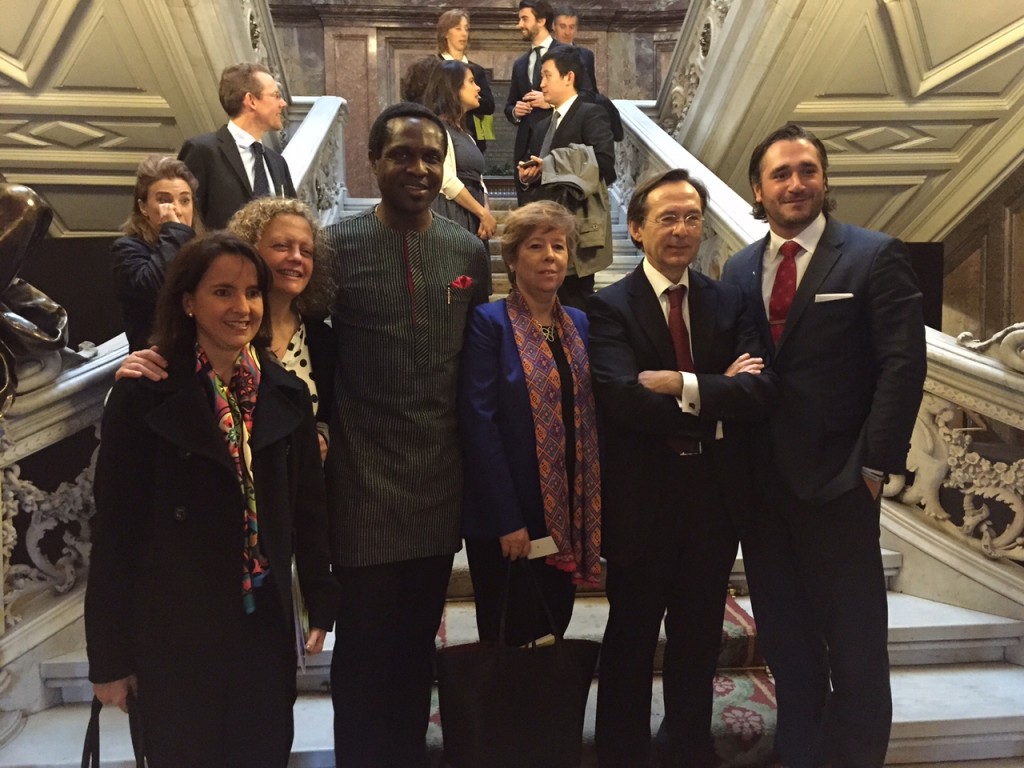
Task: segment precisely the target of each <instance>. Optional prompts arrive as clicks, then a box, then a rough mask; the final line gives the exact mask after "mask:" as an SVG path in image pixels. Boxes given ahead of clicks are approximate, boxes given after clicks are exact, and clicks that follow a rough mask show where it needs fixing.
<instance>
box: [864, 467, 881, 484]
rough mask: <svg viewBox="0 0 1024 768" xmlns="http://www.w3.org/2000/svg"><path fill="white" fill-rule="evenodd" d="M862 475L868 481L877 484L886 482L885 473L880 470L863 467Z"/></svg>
mask: <svg viewBox="0 0 1024 768" xmlns="http://www.w3.org/2000/svg"><path fill="white" fill-rule="evenodd" d="M860 473H861V474H862V475H864V477H866V478H867V479H868V480H874V481H875V482H876V483H884V482H885V472H882V471H881V470H879V469H871V467H861V468H860Z"/></svg>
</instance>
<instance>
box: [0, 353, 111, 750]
mask: <svg viewBox="0 0 1024 768" xmlns="http://www.w3.org/2000/svg"><path fill="white" fill-rule="evenodd" d="M83 346H85V345H83ZM127 350H128V344H127V341H126V340H125V337H124V335H123V334H122V335H120V336H118V337H117V338H115V339H111V340H110V341H108V342H105V343H104V344H101V345H99V346H98V347H92V346H91V345H89V346H88V347H87V348H84V349H82V350H81V351H80V353H78V354H76V353H72V352H70V350H68V351H66V352H65V353H64V354H63V357H64V360H65V364H64V368H65V369H64V370H63V372H62V373H61V374H60V375H59V376H58V377H57V378H56V380H54V381H52V382H51V383H49V384H47V385H45V386H42V387H40V388H39V389H37V390H35V391H32V392H28V393H25V394H19V395H18V397H17V399H16V400H15V402H14V405H13V406H12V407H11V409H10V410H9V411H8V413H7V414H6V416H5V417H4V418H3V419H0V512H2V514H0V519H2V526H0V595H2V600H0V669H2V672H0V745H2V744H3V743H5V741H7V740H9V739H11V738H13V737H14V736H15V735H16V734H17V732H18V730H20V727H21V725H20V724H21V722H22V719H23V715H22V713H31V712H35V711H38V710H40V709H44V708H46V707H47V706H49V705H51V704H53V703H55V702H54V697H55V696H56V694H55V693H54V692H52V691H48V690H47V689H45V688H44V687H43V686H42V683H41V680H40V678H39V671H38V664H39V662H40V661H41V660H44V659H47V658H51V657H53V656H57V655H60V654H61V653H65V652H68V651H70V650H73V649H75V648H79V647H81V645H82V642H83V641H84V631H83V629H82V621H81V618H82V608H83V600H82V597H83V594H84V585H85V574H86V571H87V569H88V565H89V547H90V534H91V528H90V518H91V517H92V512H93V500H92V478H93V466H94V461H95V450H94V449H93V450H92V451H91V456H90V455H88V453H87V454H86V456H85V458H84V459H83V460H82V463H81V465H74V466H61V467H59V468H58V467H53V466H49V465H52V464H54V463H57V462H60V461H62V459H61V458H55V459H48V458H47V457H49V456H51V455H52V456H60V454H59V450H60V448H61V445H60V444H62V443H64V441H68V440H73V439H76V438H77V437H81V435H82V433H85V436H86V437H88V438H89V439H90V440H92V443H93V444H94V442H95V441H94V439H93V433H94V432H96V431H98V425H99V422H100V418H101V415H102V413H103V401H104V398H105V397H106V394H107V392H108V391H109V389H110V387H111V385H112V384H113V381H114V370H115V369H116V368H117V366H118V364H119V363H120V362H121V359H122V358H123V357H124V355H125V353H126V352H127ZM51 451H54V452H55V453H53V454H51V453H50V452H51ZM29 464H31V465H32V469H26V468H25V467H28V465H29ZM41 466H42V467H44V468H46V469H60V471H61V472H62V473H63V475H64V476H67V477H69V478H70V479H68V480H65V481H62V482H60V483H59V484H57V485H56V487H55V488H51V487H49V486H48V485H43V484H37V477H36V475H35V471H37V470H39V468H40V467H41ZM4 630H6V631H4Z"/></svg>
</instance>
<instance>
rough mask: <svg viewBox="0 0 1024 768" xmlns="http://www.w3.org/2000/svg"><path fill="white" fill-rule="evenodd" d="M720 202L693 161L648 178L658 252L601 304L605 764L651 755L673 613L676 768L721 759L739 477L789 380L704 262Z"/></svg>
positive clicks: (594, 329) (668, 679) (737, 297)
mask: <svg viewBox="0 0 1024 768" xmlns="http://www.w3.org/2000/svg"><path fill="white" fill-rule="evenodd" d="M706 208H707V191H706V190H705V188H704V186H703V185H702V184H701V183H700V182H699V181H697V180H696V179H693V178H691V177H690V175H689V174H688V173H687V172H686V171H685V170H683V169H681V168H677V169H674V170H670V171H667V172H665V173H662V174H660V175H658V176H655V177H652V178H650V179H648V180H646V181H643V182H641V183H640V184H638V185H637V187H636V189H635V190H634V192H633V197H632V199H631V200H630V202H629V210H628V212H627V217H628V223H629V234H630V237H631V238H632V240H633V243H634V245H636V246H637V247H638V248H642V249H643V252H644V259H643V262H642V263H641V264H640V266H639V267H637V268H636V270H634V271H633V272H632V273H631V274H629V275H627V276H626V277H624V278H623V279H622V280H620V281H619V282H617V283H615V284H614V285H611V286H609V287H608V288H605V289H603V290H601V291H599V292H598V293H596V294H595V295H594V296H592V297H591V299H590V302H589V304H588V311H587V314H588V316H589V318H590V365H591V372H592V375H593V381H594V394H595V396H596V398H597V405H598V409H599V411H600V414H601V416H602V417H603V422H602V424H603V430H602V431H603V437H604V449H605V451H604V461H603V464H602V485H603V496H604V505H603V523H602V553H603V554H604V556H605V558H606V559H607V584H606V591H607V595H608V603H609V614H608V625H607V628H606V629H605V634H604V642H603V645H602V649H601V671H600V678H599V681H598V698H597V733H596V741H597V755H598V761H599V765H600V766H601V768H637V767H638V766H647V765H649V764H650V754H651V685H652V680H653V664H654V655H655V650H656V648H657V645H658V637H659V633H660V630H661V624H662V620H663V619H664V622H665V634H666V638H667V640H666V645H665V655H664V659H665V660H664V665H663V672H662V681H663V687H664V700H665V718H664V720H663V721H662V725H661V729H660V731H659V732H658V736H657V739H656V748H657V752H658V757H659V761H660V765H661V766H662V768H669V767H671V768H683V767H684V766H685V767H686V768H713V766H716V765H718V760H717V757H716V756H715V749H714V745H713V744H712V739H711V716H712V702H713V682H714V676H715V666H716V662H717V660H718V654H719V651H720V649H721V638H722V634H721V633H722V618H723V613H724V609H725V598H726V588H727V585H728V581H729V574H730V572H731V569H732V565H733V562H734V561H735V558H736V546H737V541H738V537H739V534H740V530H739V529H740V524H741V523H742V520H741V519H740V518H739V517H738V514H739V512H740V510H742V509H744V508H748V507H749V499H745V498H743V497H741V495H740V494H742V493H743V491H744V490H745V487H744V484H742V483H738V482H736V478H735V477H734V475H733V473H735V472H736V471H737V468H738V467H743V466H746V456H745V454H744V451H745V450H746V447H747V446H748V445H749V441H748V440H746V439H745V434H744V432H743V431H742V430H743V428H744V427H746V426H747V425H745V424H742V423H741V422H744V421H757V420H760V419H763V418H764V417H765V416H766V414H767V410H768V408H769V407H770V405H771V402H772V399H773V396H774V390H775V383H774V377H773V376H772V374H771V373H770V372H765V373H760V371H761V367H762V366H761V358H760V357H759V356H758V355H760V343H759V340H758V338H757V333H756V330H755V328H754V325H753V320H752V319H750V317H749V315H748V313H747V311H746V307H745V303H744V300H743V297H742V295H741V293H740V292H739V291H738V290H737V289H736V288H734V287H733V286H727V285H723V284H722V283H719V282H717V281H715V280H711V279H709V278H707V277H705V276H704V275H702V274H700V273H699V272H695V271H693V270H691V269H690V264H691V263H692V262H693V260H694V259H695V258H696V257H697V253H698V251H699V249H700V244H701V238H702V235H703V230H704V214H705V211H706ZM737 355H739V357H736V356H737ZM752 355H753V357H752ZM734 358H736V359H734ZM720 420H723V421H720Z"/></svg>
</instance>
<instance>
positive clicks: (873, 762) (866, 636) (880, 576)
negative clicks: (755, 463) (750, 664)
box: [743, 484, 892, 768]
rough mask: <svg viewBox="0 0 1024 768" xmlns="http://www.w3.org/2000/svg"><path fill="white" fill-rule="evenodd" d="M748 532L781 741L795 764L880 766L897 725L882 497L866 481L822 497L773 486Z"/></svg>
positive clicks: (746, 546) (754, 596) (751, 577)
mask: <svg viewBox="0 0 1024 768" xmlns="http://www.w3.org/2000/svg"><path fill="white" fill-rule="evenodd" d="M766 501H767V502H768V503H766V504H765V508H764V509H761V510H759V512H758V514H757V515H756V517H755V519H754V520H753V522H752V526H753V528H752V535H751V536H750V537H749V541H748V539H747V538H744V540H743V559H744V564H745V567H746V574H747V580H748V583H749V586H750V596H751V602H752V605H753V608H754V619H755V620H756V621H757V629H758V635H759V637H760V638H761V641H762V644H763V648H764V652H765V656H766V659H767V661H768V664H769V666H770V667H771V669H772V672H773V674H774V675H775V689H776V695H777V698H778V703H779V714H778V717H779V722H778V731H777V733H776V738H775V745H776V749H777V751H778V752H779V755H780V757H781V760H782V762H783V763H784V764H785V765H787V766H789V767H790V768H814V766H820V765H825V764H831V765H833V766H858V767H861V766H864V767H867V766H881V765H882V764H883V763H884V761H885V752H886V749H887V747H888V743H889V730H890V726H891V724H892V696H891V692H890V687H889V656H888V649H887V636H888V630H887V627H888V605H887V601H886V594H885V576H884V572H883V569H882V556H881V551H880V549H879V543H878V537H879V522H878V520H879V501H877V500H875V499H872V498H871V495H870V493H869V492H868V490H867V488H866V486H864V485H863V484H859V485H858V487H856V488H854V489H853V490H852V491H849V492H847V493H845V494H843V495H842V496H840V497H839V498H837V499H835V500H833V501H831V502H829V503H827V504H822V505H817V504H809V503H806V502H801V501H800V500H798V499H797V498H796V497H795V496H793V495H792V494H791V493H789V492H787V491H786V490H784V489H780V488H771V489H769V495H768V498H767V500H766Z"/></svg>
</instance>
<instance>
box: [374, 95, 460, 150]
mask: <svg viewBox="0 0 1024 768" xmlns="http://www.w3.org/2000/svg"><path fill="white" fill-rule="evenodd" d="M402 118H417V119H419V120H429V121H430V122H432V123H433V124H434V125H436V126H437V130H439V131H440V132H441V136H442V137H444V136H445V128H444V123H443V122H442V121H441V118H439V117H438V116H437V115H435V114H434V113H433V112H431V111H430V110H429V109H427V108H426V107H425V106H423V105H422V104H417V103H415V102H411V101H400V102H398V103H397V104H392V105H391V106H390V107H385V108H384V111H383V112H381V113H380V114H379V115H377V119H376V120H374V121H373V125H372V126H370V138H369V140H368V141H367V144H368V147H369V154H370V162H374V161H376V160H379V159H380V155H381V152H383V151H384V144H385V143H386V142H387V140H388V138H389V137H390V136H391V128H390V127H389V123H390V122H391V121H392V120H400V119H402ZM441 152H442V154H443V155H447V154H448V142H447V141H442V142H441Z"/></svg>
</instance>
